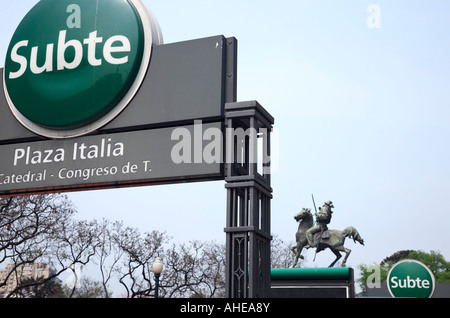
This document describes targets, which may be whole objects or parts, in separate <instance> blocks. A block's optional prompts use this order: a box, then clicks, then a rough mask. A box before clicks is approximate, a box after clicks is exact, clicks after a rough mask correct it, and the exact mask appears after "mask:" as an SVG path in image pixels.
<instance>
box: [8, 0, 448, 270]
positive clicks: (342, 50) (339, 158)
mask: <svg viewBox="0 0 450 318" xmlns="http://www.w3.org/2000/svg"><path fill="white" fill-rule="evenodd" d="M143 2H144V3H145V4H146V6H147V7H148V9H150V10H151V11H152V12H153V13H154V14H155V16H156V17H157V19H158V21H159V23H160V25H161V29H162V32H163V35H164V40H165V43H173V42H179V41H186V40H191V39H196V38H202V37H209V36H213V35H218V34H223V35H225V36H226V37H231V36H234V37H236V38H237V39H238V41H239V51H238V54H239V59H238V63H239V64H238V65H239V67H238V101H246V100H254V99H255V100H258V101H259V103H260V104H261V105H263V106H264V107H265V108H266V109H267V110H268V111H269V112H270V113H271V114H272V115H273V116H274V117H275V128H276V129H277V130H278V131H279V154H278V156H279V169H278V171H277V172H276V173H275V174H274V175H273V178H272V181H273V184H272V185H273V189H274V193H273V194H274V198H273V201H272V233H273V234H274V235H277V236H279V237H280V238H282V239H284V240H286V241H293V240H294V235H295V232H296V229H297V224H296V223H295V221H294V219H293V216H294V214H296V213H297V212H298V211H299V210H300V209H301V208H302V207H308V208H313V206H312V202H311V193H314V196H315V198H316V203H317V205H322V204H323V202H324V201H326V200H332V201H333V203H334V206H335V208H334V214H333V219H332V223H331V224H330V227H331V228H336V229H343V228H344V227H346V226H348V225H353V226H355V227H356V228H357V229H358V230H359V232H360V234H361V236H362V237H363V238H364V239H365V241H366V245H365V246H360V245H356V244H354V243H353V241H352V240H347V241H346V244H345V245H346V246H347V247H348V248H350V249H352V250H353V253H352V255H351V256H350V258H349V260H348V265H350V266H353V267H355V268H356V266H357V265H358V264H361V263H365V264H369V263H372V262H376V263H379V262H380V261H381V260H382V259H383V258H385V257H386V256H389V255H391V254H392V253H394V252H396V251H398V250H402V249H421V250H424V251H427V252H428V251H430V250H438V251H440V252H441V253H442V254H443V255H444V256H445V257H446V259H447V260H450V245H449V241H450V240H449V234H448V233H449V232H448V226H449V224H450V215H449V212H450V209H449V208H448V207H447V206H446V203H447V202H446V200H447V198H448V197H449V192H450V191H449V190H450V168H449V163H450V153H449V150H448V139H449V136H450V126H449V124H448V120H449V119H450V107H449V106H450V89H449V87H450V45H449V41H450V40H449V39H448V35H447V32H448V30H450V18H449V15H448V14H449V12H450V2H448V1H443V0H441V1H436V0H431V1H410V0H408V1H406V0H389V1H387V0H386V1H382V0H370V1H366V0H341V1H337V0H322V1H317V0H310V1H298V0H296V1H284V0H281V1H261V0H258V1H256V0H239V1H237V0H230V1H196V0H192V1H181V0H180V1H170V0H167V1H150V0H144V1H143ZM35 3H37V1H31V0H21V1H17V0H0V4H1V8H2V10H0V25H1V30H2V33H1V34H2V36H1V38H0V66H1V67H3V65H4V59H5V52H6V49H7V46H8V44H9V40H10V38H11V36H12V33H13V32H14V30H15V28H16V26H17V24H18V23H19V22H20V20H21V19H22V18H23V16H24V15H25V14H26V12H27V11H28V10H29V9H30V8H31V7H32V6H33V5H34V4H35ZM370 4H376V5H377V6H378V7H379V8H380V10H381V11H380V18H381V20H380V21H381V27H380V28H369V27H368V25H367V23H366V22H367V19H368V17H369V16H370V14H371V13H369V12H367V8H368V7H369V5H370ZM69 196H70V198H71V199H72V200H73V201H74V203H75V204H76V205H77V206H78V210H79V217H80V218H98V219H100V218H102V217H107V218H110V219H113V220H123V221H124V222H125V223H126V224H128V225H130V226H136V227H139V228H140V229H142V231H151V230H159V231H167V233H168V234H169V235H170V236H172V237H173V238H174V240H175V241H179V242H182V241H188V240H192V239H199V240H210V239H211V240H217V241H223V242H224V241H225V233H224V232H223V228H224V227H225V213H226V210H225V209H226V190H225V187H224V182H212V183H211V182H208V183H194V184H184V185H173V186H158V187H144V188H133V189H123V190H108V191H95V192H81V193H73V194H70V195H69ZM307 255H308V258H309V260H310V264H311V265H312V266H327V265H328V264H329V263H330V262H331V260H332V259H333V255H332V253H331V252H330V251H328V250H327V251H324V252H322V253H320V254H318V255H317V258H316V262H315V263H312V259H313V252H308V253H307Z"/></svg>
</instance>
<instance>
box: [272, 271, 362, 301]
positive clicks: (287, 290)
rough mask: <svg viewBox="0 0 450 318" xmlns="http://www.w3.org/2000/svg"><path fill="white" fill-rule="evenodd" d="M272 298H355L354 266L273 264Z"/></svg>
mask: <svg viewBox="0 0 450 318" xmlns="http://www.w3.org/2000/svg"><path fill="white" fill-rule="evenodd" d="M270 296H271V297H273V298H353V297H355V280H354V275H353V268H349V267H339V268H338V267H332V268H272V270H271V288H270Z"/></svg>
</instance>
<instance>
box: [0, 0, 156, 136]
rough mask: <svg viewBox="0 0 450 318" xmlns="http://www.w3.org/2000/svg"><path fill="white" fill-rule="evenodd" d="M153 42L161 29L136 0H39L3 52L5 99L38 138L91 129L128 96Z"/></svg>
mask: <svg viewBox="0 0 450 318" xmlns="http://www.w3.org/2000/svg"><path fill="white" fill-rule="evenodd" d="M153 44H162V36H161V35H160V32H159V27H158V24H157V22H156V20H155V19H154V18H153V17H152V16H149V15H148V13H147V11H146V9H145V8H144V7H143V6H142V4H141V2H140V1H137V0H98V1H92V0H70V1H62V0H41V1H40V2H39V3H38V4H36V6H35V7H34V8H33V9H32V10H31V11H30V12H29V13H28V14H27V15H26V16H25V18H24V19H23V20H22V22H21V23H20V25H19V26H18V28H17V29H16V32H15V33H14V35H13V37H12V40H11V42H10V45H9V48H8V51H7V56H6V61H5V70H4V81H3V82H4V91H5V96H6V99H7V102H8V105H9V107H10V109H11V111H12V113H13V114H14V116H15V117H16V118H17V119H18V120H19V121H20V122H21V123H22V124H23V125H24V126H25V127H26V128H28V129H29V130H31V131H33V132H34V133H37V134H39V135H43V136H45V137H51V138H69V137H75V136H80V135H84V134H86V133H89V132H92V131H94V130H96V129H98V128H99V127H102V126H103V125H105V124H107V123H108V122H110V121H111V120H112V119H114V118H115V117H116V116H117V115H118V114H119V113H120V112H121V111H123V109H124V108H125V107H126V106H127V105H128V104H129V102H130V101H131V99H132V98H133V97H134V95H135V94H136V92H137V90H138V89H139V87H140V85H141V83H142V81H143V79H144V77H145V74H146V72H147V68H148V65H149V61H150V56H151V53H152V45H153ZM24 92H26V93H24Z"/></svg>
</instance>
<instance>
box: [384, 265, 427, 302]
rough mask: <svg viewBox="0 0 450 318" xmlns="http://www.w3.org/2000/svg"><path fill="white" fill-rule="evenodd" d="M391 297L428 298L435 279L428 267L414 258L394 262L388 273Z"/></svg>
mask: <svg viewBox="0 0 450 318" xmlns="http://www.w3.org/2000/svg"><path fill="white" fill-rule="evenodd" d="M387 285H388V289H389V292H390V293H391V295H392V297H415V298H428V297H431V296H432V295H433V292H434V288H435V285H436V283H435V279H434V275H433V273H432V272H431V271H430V269H429V268H428V267H427V266H426V265H424V264H423V263H421V262H419V261H416V260H403V261H400V262H398V263H396V264H395V265H394V266H393V267H392V268H391V270H390V271H389V273H388V284H387Z"/></svg>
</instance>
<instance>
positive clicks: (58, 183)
mask: <svg viewBox="0 0 450 318" xmlns="http://www.w3.org/2000/svg"><path fill="white" fill-rule="evenodd" d="M236 46H237V41H236V39H234V38H225V37H224V36H222V35H219V36H213V37H209V38H203V39H198V40H190V41H185V42H178V43H172V44H165V45H160V46H155V47H154V48H153V53H152V56H151V61H150V65H149V68H148V71H147V74H146V77H145V80H144V82H143V84H142V85H141V87H140V88H139V91H138V92H137V94H136V95H135V97H134V98H133V100H132V101H131V102H130V104H129V105H128V106H127V107H126V108H125V109H124V110H123V111H122V112H121V113H120V114H119V115H118V116H117V117H116V118H114V119H113V120H112V121H111V122H109V123H108V124H106V125H105V126H103V127H102V128H100V129H99V130H98V131H96V132H95V133H94V134H92V135H89V136H84V137H78V138H74V139H66V140H49V139H45V138H44V137H41V136H39V135H36V134H34V133H32V132H31V131H28V130H27V129H26V128H24V127H23V126H22V125H21V124H20V123H19V122H18V121H17V119H16V118H15V117H14V116H13V114H12V113H11V110H10V109H9V106H8V104H7V102H6V99H5V95H4V92H3V89H0V195H3V196H5V195H22V194H31V193H48V192H55V191H75V190H88V189H98V188H111V187H125V186H137V185H149V184H160V183H176V182H184V181H202V180H216V179H223V178H224V173H223V160H222V159H223V157H224V154H223V138H222V137H223V133H222V132H223V127H222V126H223V121H224V108H225V103H226V102H235V98H236V60H237V58H236V56H237V47H236ZM0 85H1V87H3V69H0ZM24 94H26V92H24ZM196 121H197V123H198V122H199V121H200V122H201V123H202V125H201V126H199V125H197V124H196V125H194V124H195V123H196ZM196 127H197V128H198V129H197V128H196ZM199 127H200V128H199ZM209 128H211V129H212V130H213V131H214V133H215V136H217V135H218V134H219V133H220V135H221V136H222V137H220V139H221V140H220V141H218V140H216V141H215V142H214V145H211V144H208V143H207V142H205V143H203V141H202V136H200V137H199V136H198V135H199V133H198V130H199V129H203V130H207V129H209ZM177 129H178V132H180V131H181V132H185V133H187V132H192V139H191V140H188V139H189V138H187V139H183V138H184V137H185V136H184V135H183V134H178V135H176V134H175V135H176V136H178V138H179V139H178V140H177V139H176V138H175V139H174V136H173V132H174V131H176V130H177ZM181 135H183V136H184V137H182V136H181ZM188 135H189V133H188ZM182 141H183V142H182ZM181 142H182V146H183V147H181V146H180V143H181ZM189 142H190V143H189ZM219 144H220V147H218V145H219ZM188 145H189V147H192V149H191V150H187V148H188ZM174 147H175V150H176V151H178V152H179V156H180V157H182V159H183V160H182V162H180V158H175V160H174V158H173V156H174V153H175V154H176V151H175V152H174ZM204 147H206V148H207V149H208V151H213V152H214V153H213V154H212V155H210V156H209V157H208V158H207V160H206V161H204V160H203V156H202V152H203V150H204ZM181 148H183V149H181ZM186 151H187V152H188V153H190V154H192V160H187V159H186V153H184V154H183V152H186ZM180 154H181V155H180ZM175 157H176V155H175ZM218 158H220V160H219V159H218Z"/></svg>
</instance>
